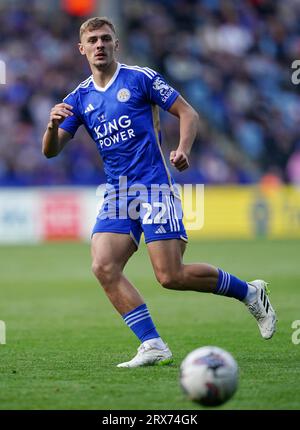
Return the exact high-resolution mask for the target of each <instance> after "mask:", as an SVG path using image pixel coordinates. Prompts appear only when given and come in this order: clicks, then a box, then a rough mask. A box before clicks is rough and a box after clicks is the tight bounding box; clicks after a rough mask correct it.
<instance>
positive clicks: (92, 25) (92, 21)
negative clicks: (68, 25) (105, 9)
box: [79, 16, 116, 40]
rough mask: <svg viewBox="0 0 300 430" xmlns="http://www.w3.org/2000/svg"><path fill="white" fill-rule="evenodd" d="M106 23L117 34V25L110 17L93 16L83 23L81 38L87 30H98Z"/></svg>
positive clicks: (80, 31)
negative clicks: (115, 25)
mask: <svg viewBox="0 0 300 430" xmlns="http://www.w3.org/2000/svg"><path fill="white" fill-rule="evenodd" d="M104 25H108V27H109V28H110V29H111V30H112V31H113V33H114V34H116V30H115V27H114V25H113V23H112V22H111V21H110V20H109V19H108V18H106V17H105V16H95V17H93V18H89V19H88V20H87V21H85V22H84V23H83V24H82V25H81V27H80V30H79V38H80V40H81V38H82V35H83V33H85V32H86V31H93V30H98V29H99V28H101V27H103V26H104Z"/></svg>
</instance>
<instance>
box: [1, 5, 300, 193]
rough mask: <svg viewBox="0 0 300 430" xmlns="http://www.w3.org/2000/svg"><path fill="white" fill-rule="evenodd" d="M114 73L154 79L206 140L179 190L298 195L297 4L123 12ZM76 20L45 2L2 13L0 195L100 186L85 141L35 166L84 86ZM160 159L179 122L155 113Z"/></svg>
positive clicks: (80, 138) (128, 8)
mask: <svg viewBox="0 0 300 430" xmlns="http://www.w3.org/2000/svg"><path fill="white" fill-rule="evenodd" d="M120 7H122V22H123V23H124V28H123V31H122V34H121V46H122V54H121V55H120V57H119V58H120V61H124V62H127V63H129V64H138V65H145V66H148V67H151V68H153V69H156V70H158V71H160V72H161V73H162V74H163V75H164V76H165V77H166V78H167V80H168V81H169V82H170V83H171V84H172V85H173V86H175V87H176V88H177V89H179V90H180V91H181V93H182V95H183V96H184V97H185V98H186V99H187V100H188V101H189V102H190V103H191V104H192V105H193V106H194V107H195V108H196V110H197V111H198V112H199V114H200V117H201V127H200V129H201V132H200V136H199V138H198V140H197V142H196V143H195V144H194V148H193V156H192V157H191V168H190V169H189V170H188V171H186V172H184V173H182V174H177V173H176V172H175V171H173V170H172V171H173V173H174V176H175V179H176V180H177V181H179V182H198V183H199V182H200V183H206V184H231V183H241V184H247V183H256V182H258V181H261V180H265V179H266V180H268V179H269V178H271V180H275V181H278V182H288V183H294V184H300V138H299V129H300V92H299V88H298V87H297V86H296V85H293V84H292V83H291V74H292V69H291V64H292V62H293V61H294V60H295V59H300V2H299V1H298V0H285V1H280V0H244V1H235V0H147V1H140V0H123V1H122V2H120ZM81 22H82V20H78V18H74V17H70V16H68V15H66V14H64V13H54V14H52V15H51V14H50V15H49V12H48V11H47V10H46V8H45V7H43V2H31V1H30V0H29V1H28V2H27V3H26V6H22V7H21V6H13V7H12V6H9V7H7V6H3V5H2V6H1V4H0V40H1V45H0V58H1V59H2V60H4V61H6V63H7V69H8V76H7V85H1V86H0V102H1V105H0V130H1V133H0V185H2V186H5V185H60V184H65V185H69V184H76V185H87V184H99V183H100V182H103V181H105V179H104V177H103V173H102V169H101V162H100V161H99V157H97V155H96V148H95V145H94V144H93V142H92V141H91V140H90V138H89V137H88V135H87V134H86V132H85V131H83V130H81V131H80V132H79V133H78V134H77V135H76V137H75V138H74V141H72V142H71V143H70V144H69V146H68V147H67V148H66V149H65V150H64V152H63V153H62V154H60V156H59V157H57V158H55V159H51V160H46V159H45V158H44V157H43V156H42V155H41V139H42V135H43V133H44V129H45V126H46V124H47V122H48V116H49V111H50V109H51V107H52V106H53V105H54V104H56V103H58V102H59V101H60V100H61V99H62V98H63V97H64V96H65V95H67V94H68V93H69V92H70V91H72V90H73V89H74V88H75V87H76V86H77V85H78V83H79V82H80V81H82V80H84V79H85V78H86V77H88V76H89V75H90V71H89V69H88V66H87V65H86V63H85V60H84V59H83V58H82V57H81V56H80V55H79V53H78V52H77V42H78V28H79V26H80V23H81ZM162 130H163V137H164V152H165V154H166V155H167V154H168V152H169V150H171V149H173V148H175V146H176V144H177V141H178V122H177V120H176V119H175V118H173V117H172V116H171V115H169V114H167V113H162Z"/></svg>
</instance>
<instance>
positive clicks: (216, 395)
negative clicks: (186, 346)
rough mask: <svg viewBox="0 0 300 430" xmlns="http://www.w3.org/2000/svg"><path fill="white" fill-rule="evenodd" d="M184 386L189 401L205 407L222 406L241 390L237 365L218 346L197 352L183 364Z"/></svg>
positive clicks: (181, 372)
mask: <svg viewBox="0 0 300 430" xmlns="http://www.w3.org/2000/svg"><path fill="white" fill-rule="evenodd" d="M180 385H181V387H182V389H183V391H184V392H185V393H186V395H187V396H188V398H189V399H191V400H193V401H195V402H197V403H200V404H201V405H203V406H218V405H221V404H222V403H224V402H226V401H227V400H229V399H230V398H231V397H232V396H233V394H234V393H235V391H236V389H237V385H238V365H237V362H236V361H235V359H234V358H233V357H232V355H231V354H229V352H227V351H225V350H224V349H221V348H218V347H217V346H204V347H202V348H197V349H195V350H194V351H192V352H190V353H189V354H188V355H187V356H186V357H185V359H184V360H183V361H182V363H181V366H180Z"/></svg>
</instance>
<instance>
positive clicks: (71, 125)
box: [59, 93, 82, 137]
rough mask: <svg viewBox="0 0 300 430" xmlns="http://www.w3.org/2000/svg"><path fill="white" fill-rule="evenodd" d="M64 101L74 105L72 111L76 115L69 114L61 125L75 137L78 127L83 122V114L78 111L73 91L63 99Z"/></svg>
mask: <svg viewBox="0 0 300 430" xmlns="http://www.w3.org/2000/svg"><path fill="white" fill-rule="evenodd" d="M63 102H64V103H67V104H69V105H71V106H73V109H72V112H73V114H74V115H72V116H68V117H67V118H66V119H65V120H64V121H63V122H62V123H61V124H60V126H59V128H62V129H63V130H66V131H67V132H68V133H70V134H71V135H72V137H74V134H75V133H76V131H77V130H78V128H79V127H80V126H81V124H82V120H81V116H80V113H79V111H78V106H77V100H76V97H75V95H74V94H73V93H71V94H69V95H68V96H67V97H65V98H64V99H63Z"/></svg>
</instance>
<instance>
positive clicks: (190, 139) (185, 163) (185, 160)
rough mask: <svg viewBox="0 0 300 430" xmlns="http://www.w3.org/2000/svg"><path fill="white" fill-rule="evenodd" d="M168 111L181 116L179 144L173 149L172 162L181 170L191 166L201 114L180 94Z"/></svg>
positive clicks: (178, 116)
mask: <svg viewBox="0 0 300 430" xmlns="http://www.w3.org/2000/svg"><path fill="white" fill-rule="evenodd" d="M168 111H169V112H170V113H171V114H173V115H175V116H177V118H179V127H180V139H179V145H178V147H177V149H176V150H175V151H171V153H170V162H171V164H172V165H173V166H174V167H176V169H177V170H179V171H180V172H181V171H182V170H185V169H187V168H188V167H189V155H190V152H191V148H192V145H193V143H194V141H195V138H196V135H197V133H198V128H199V115H198V114H197V112H196V111H195V109H193V108H192V106H191V105H190V104H189V103H188V102H187V101H186V100H184V98H183V97H182V96H180V95H179V96H178V97H177V99H176V100H175V102H174V103H173V104H172V106H171V107H170V108H169V109H168Z"/></svg>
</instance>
